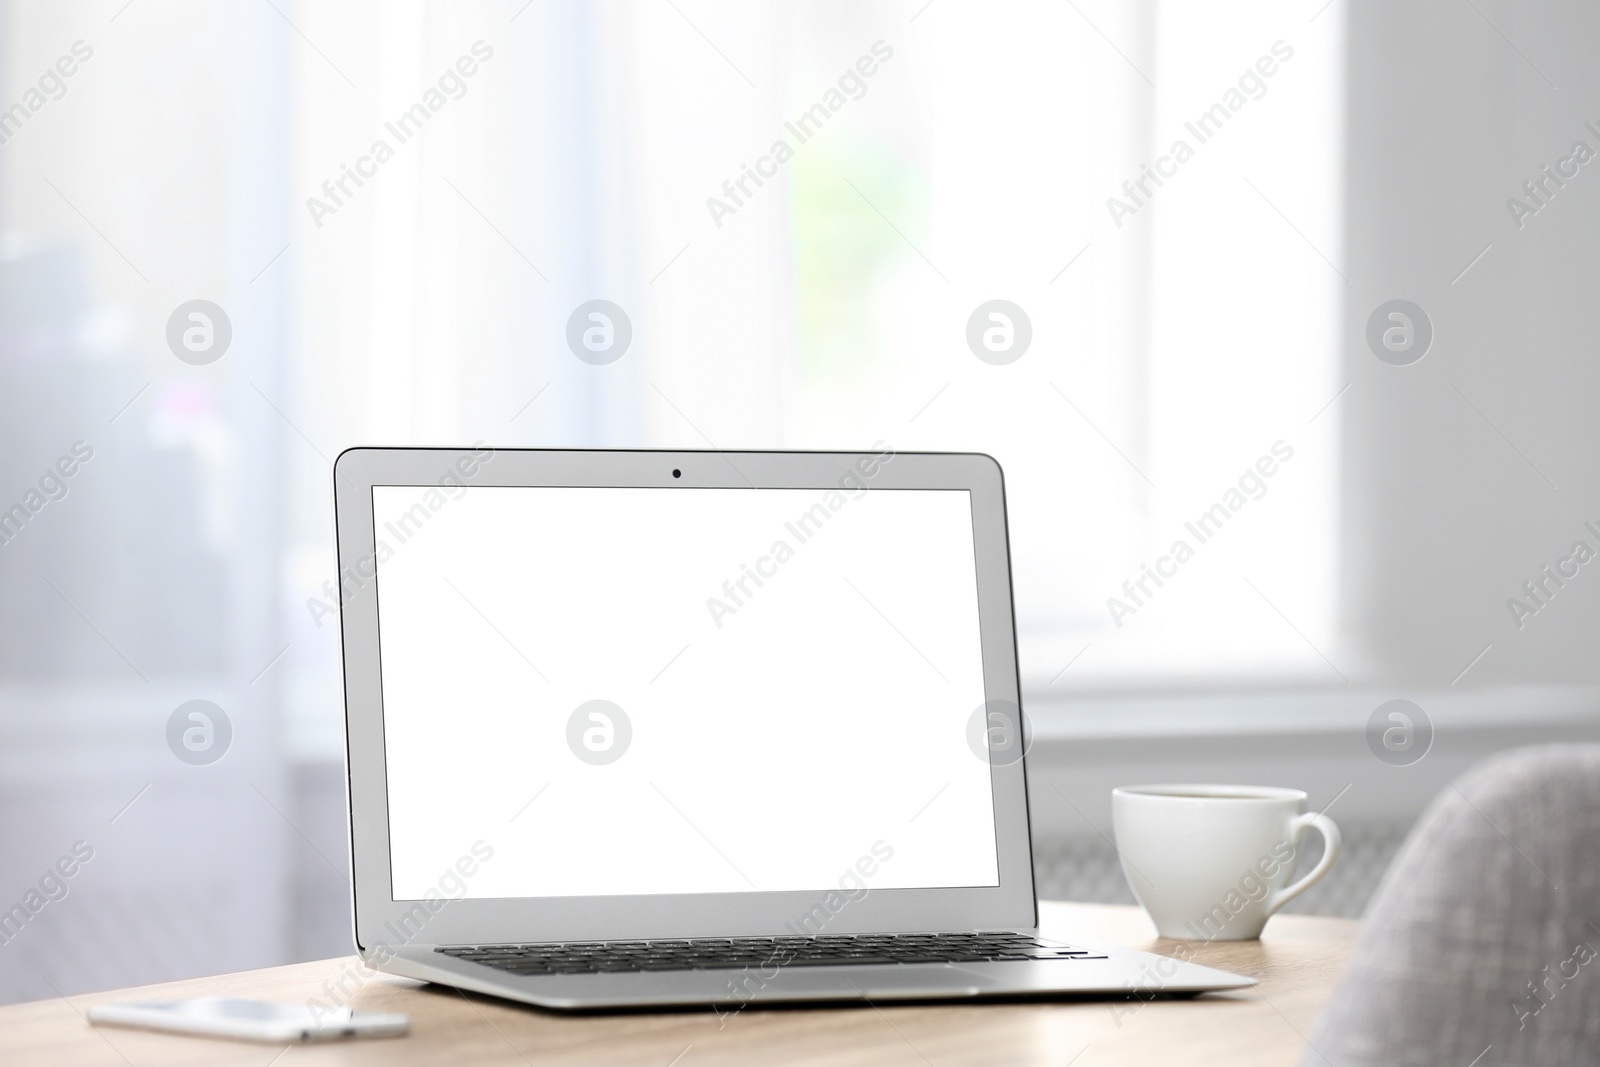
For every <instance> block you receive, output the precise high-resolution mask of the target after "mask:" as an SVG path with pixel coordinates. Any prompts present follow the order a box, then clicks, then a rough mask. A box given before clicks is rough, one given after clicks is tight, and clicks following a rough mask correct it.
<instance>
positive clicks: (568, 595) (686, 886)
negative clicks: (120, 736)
mask: <svg viewBox="0 0 1600 1067" xmlns="http://www.w3.org/2000/svg"><path fill="white" fill-rule="evenodd" d="M830 504H832V505H833V507H832V508H830V507H829V505H830ZM373 505H374V516H375V521H374V526H375V532H376V536H377V541H378V546H377V547H378V565H377V567H378V570H377V575H378V577H377V584H378V605H379V643H380V652H381V657H382V682H383V703H384V741H385V751H386V756H387V764H388V790H389V828H390V856H391V863H392V869H393V890H394V895H395V898H396V899H402V900H403V899H417V898H420V897H421V896H422V895H423V893H424V892H425V891H427V890H430V889H435V888H436V887H437V886H438V884H439V881H440V876H441V873H442V872H444V871H446V870H448V869H449V868H451V867H453V866H454V865H455V863H456V861H457V859H458V858H459V857H461V856H462V855H463V854H465V853H466V852H467V851H468V849H469V847H470V845H471V843H472V842H474V841H477V840H479V839H482V840H483V841H485V842H487V843H488V844H489V845H490V846H491V847H492V848H493V849H494V857H493V859H492V861H490V862H486V863H483V864H482V865H481V866H480V867H479V868H478V869H477V871H476V873H475V874H474V875H473V876H472V877H471V878H470V879H468V880H467V882H468V884H467V890H466V895H468V896H473V897H530V896H584V895H610V894H662V893H734V892H751V891H753V890H754V891H763V892H766V891H785V890H821V889H828V888H833V887H835V886H836V885H837V884H838V881H839V879H840V876H841V874H842V873H843V872H845V871H846V870H847V869H848V868H850V867H852V866H853V865H855V863H856V861H857V859H858V858H859V857H861V856H862V855H864V854H866V853H867V852H868V851H869V849H870V848H871V847H872V846H873V845H874V844H875V843H877V842H882V843H883V844H884V845H886V846H888V848H889V849H892V851H893V858H892V859H891V860H888V861H886V862H884V863H882V865H881V867H879V869H878V870H877V871H876V873H875V874H874V875H873V876H872V878H871V879H870V880H869V881H870V885H871V887H872V888H911V887H945V886H994V885H998V884H999V875H998V867H997V862H996V855H995V833H994V811H993V803H992V795H991V787H990V776H989V766H988V764H987V762H986V761H985V760H983V759H981V758H980V757H979V756H978V755H977V754H976V753H975V752H974V751H973V750H972V748H971V747H970V744H969V741H968V726H969V722H970V721H971V719H972V716H973V714H974V712H975V710H976V709H977V708H979V706H980V705H981V704H982V703H983V700H984V688H983V666H982V659H981V653H980V644H979V628H978V601H977V577H976V573H975V561H974V552H973V540H972V515H971V505H970V499H969V494H968V493H967V492H965V491H964V490H872V491H869V492H864V493H859V494H857V495H856V496H855V497H854V498H850V497H846V496H844V495H842V494H840V493H837V492H828V491H823V490H811V489H805V490H802V489H748V490H746V489H695V488H682V489H679V488H670V489H639V488H544V487H500V486H479V487H473V488H470V489H468V490H466V491H464V492H461V493H460V495H459V496H458V497H457V498H455V499H449V498H446V497H443V496H442V495H441V494H440V492H439V491H438V490H437V489H432V488H429V487H425V486H423V487H418V486H375V487H374V488H373ZM818 505H820V506H819V507H817V508H816V510H815V511H814V512H813V518H812V519H811V521H810V523H809V524H808V525H806V526H804V527H801V526H799V525H797V522H798V519H799V517H800V516H802V515H804V514H807V513H808V511H811V509H813V507H814V506H818ZM408 513H409V515H410V516H412V517H411V518H410V519H409V520H408V521H407V522H406V523H405V524H403V525H402V524H401V522H400V519H401V517H402V516H406V515H407V514H408ZM780 544H781V545H783V546H786V548H787V550H788V551H787V553H785V552H784V551H783V550H782V549H780V548H779V547H778V546H779V545H780ZM778 556H784V557H785V558H784V560H783V562H778ZM747 566H748V567H749V568H750V569H751V570H752V571H764V572H766V573H767V576H766V577H764V578H761V584H760V585H757V584H756V581H755V579H753V578H750V577H748V576H747V572H746V567H747ZM758 577H759V575H758ZM741 578H743V580H744V581H743V589H742V590H741V589H740V587H739V586H738V585H737V584H735V583H737V582H738V581H739V580H740V579H741ZM724 583H728V585H727V587H725V585H724ZM713 598H715V599H716V600H717V601H720V603H721V604H723V605H725V606H726V607H727V608H729V609H731V611H727V612H722V611H721V609H719V610H718V611H717V612H713V610H712V606H711V604H710V601H711V600H712V599H713ZM595 699H602V700H607V701H611V702H613V703H614V704H616V705H617V706H619V707H620V708H622V709H623V711H624V712H625V713H626V715H627V717H628V720H629V722H630V723H631V727H632V738H631V741H630V743H629V744H628V746H627V748H626V750H625V751H623V754H622V755H621V756H620V758H618V759H616V761H615V762H612V763H609V764H605V765H598V766H596V765H591V764H590V763H587V762H585V761H584V760H582V759H580V758H578V756H576V755H575V754H574V752H573V750H572V749H571V748H570V747H569V744H568V720H569V717H571V716H572V714H573V712H574V710H575V709H576V708H577V707H578V706H579V705H580V704H583V703H585V702H587V701H590V700H595ZM594 740H595V741H596V742H600V743H603V741H604V737H603V735H595V737H594ZM613 744H615V741H613ZM535 798H536V799H535ZM530 801H531V803H530ZM880 851H881V850H880Z"/></svg>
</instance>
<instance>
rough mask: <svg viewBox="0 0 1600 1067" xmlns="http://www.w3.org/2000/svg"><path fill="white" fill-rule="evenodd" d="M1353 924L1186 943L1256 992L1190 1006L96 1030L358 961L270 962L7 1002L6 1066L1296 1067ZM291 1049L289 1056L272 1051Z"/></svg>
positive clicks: (385, 986) (484, 1007)
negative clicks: (1250, 979) (118, 1015)
mask: <svg viewBox="0 0 1600 1067" xmlns="http://www.w3.org/2000/svg"><path fill="white" fill-rule="evenodd" d="M1042 911H1043V927H1044V932H1045V933H1046V934H1049V935H1053V936H1056V937H1060V938H1063V939H1070V938H1071V937H1072V936H1073V933H1074V932H1076V933H1077V935H1078V936H1080V937H1084V938H1090V939H1100V940H1106V941H1112V942H1116V943H1120V944H1125V945H1129V946H1133V947H1137V948H1143V949H1148V950H1150V951H1153V952H1163V951H1171V950H1172V949H1174V948H1176V947H1177V946H1178V945H1179V944H1180V943H1179V942H1171V941H1161V940H1157V939H1155V938H1154V937H1152V936H1151V935H1152V933H1153V929H1152V927H1151V926H1150V924H1149V921H1148V920H1147V919H1146V918H1145V917H1144V915H1143V913H1142V912H1140V911H1139V910H1137V909H1135V908H1128V907H1112V906H1107V905H1095V904H1059V903H1046V904H1044V905H1043V906H1042ZM1355 931H1356V923H1355V922H1354V921H1353V920H1349V919H1322V918H1309V917H1303V916H1293V915H1281V916H1278V917H1277V918H1275V919H1273V920H1272V922H1271V923H1270V924H1269V925H1268V927H1267V933H1266V936H1265V937H1264V938H1263V939H1262V940H1261V941H1259V942H1255V941H1246V942H1234V943H1227V942H1222V943H1215V944H1190V943H1181V944H1183V945H1184V946H1185V947H1186V948H1188V949H1190V950H1191V951H1192V952H1193V953H1194V955H1193V959H1194V961H1195V962H1197V963H1204V964H1209V965H1211V966H1213V967H1220V968H1222V969H1223V970H1229V971H1234V972H1237V973H1240V974H1248V975H1252V976H1254V977H1257V978H1260V979H1262V983H1261V985H1260V987H1258V988H1259V992H1258V991H1256V990H1250V991H1246V992H1242V993H1227V994H1208V995H1206V996H1203V997H1200V998H1198V999H1195V1000H1170V1001H1154V1002H1150V1003H1139V1002H1137V1001H1123V1002H1116V1003H1113V1002H1107V1001H1098V1002H1077V1003H1024V1004H957V1005H917V1006H902V1007H894V1006H888V1005H885V1006H882V1007H878V1008H874V1007H866V1006H863V1007H854V1008H846V1009H837V1008H826V1009H817V1008H806V1009H790V1010H764V1011H753V1010H746V1011H744V1012H741V1013H739V1014H737V1015H733V1016H728V1017H725V1018H724V1019H723V1020H722V1021H721V1025H720V1026H719V1021H718V1019H717V1017H716V1016H715V1015H714V1014H713V1013H712V1011H711V1010H710V1009H709V1008H708V1009H706V1010H705V1011H692V1012H676V1013H660V1014H651V1015H610V1016H589V1017H568V1016H562V1015H554V1014H550V1013H547V1012H542V1011H538V1010H534V1009H530V1008H523V1007H519V1006H515V1005H511V1004H508V1003H504V1002H500V1001H495V1000H492V999H489V998H484V997H472V998H470V999H469V998H468V997H465V996H463V995H461V994H459V993H456V992H454V991H451V990H446V989H442V988H441V987H423V986H421V985H419V984H418V983H416V982H412V981H409V980H407V979H404V978H392V977H389V976H387V975H371V976H369V978H368V980H367V981H366V982H365V984H364V985H363V986H362V988H361V991H360V992H359V993H358V994H357V995H356V998H355V1001H354V1005H353V1006H354V1007H356V1008H358V1009H367V1010H371V1011H399V1012H405V1013H407V1014H409V1015H410V1016H411V1035H410V1036H409V1037H405V1038H399V1039H388V1040H362V1041H353V1042H347V1043H339V1044H330V1045H297V1046H293V1047H292V1048H290V1049H289V1050H288V1051H286V1052H285V1051H284V1050H282V1049H279V1048H274V1047H271V1046H265V1045H250V1044H243V1043H235V1042H227V1041H212V1040H208V1039H203V1038H191V1037H174V1036H167V1035H163V1034H151V1033H143V1032H139V1031H135V1030H115V1029H103V1030H100V1029H96V1028H93V1027H91V1026H89V1025H88V1023H86V1022H85V1021H84V1019H83V1016H82V1014H81V1013H82V1011H83V1009H84V1008H86V1007H87V1006H88V1005H90V1004H95V1003H101V1002H109V1001H119V1000H136V999H149V998H173V997H197V996H219V995H227V996H238V997H257V998H261V999H267V1000H284V1001H292V1002H296V1003H303V1002H304V1001H305V1000H306V999H307V998H308V997H312V996H315V995H317V993H318V990H319V987H320V986H321V985H322V983H323V982H324V981H326V980H327V979H329V978H332V977H335V976H337V975H338V974H339V973H340V972H341V971H342V970H343V969H344V968H345V967H347V966H352V965H354V958H353V957H352V958H347V959H333V960H323V961H320V962H317V963H301V964H294V965H292V966H288V967H272V968H269V969H266V970H261V971H245V972H241V973H239V974H228V975H220V976H218V977H215V978H199V979H194V980H191V981H184V982H171V983H168V984H166V985H158V986H146V987H144V988H141V989H123V990H117V991H114V992H110V993H97V994H91V995H86V996H80V997H72V998H70V1003H69V1002H68V1001H67V1000H62V999H56V1000H41V1001H36V1002H34V1003H31V1004H19V1005H16V1006H14V1007H8V1008H0V1063H4V1064H7V1065H8V1067H15V1065H19V1064H29V1065H31V1064H48V1065H51V1067H75V1065H80V1064H81V1065H84V1067H100V1065H105V1067H118V1065H124V1064H127V1065H132V1067H145V1065H147V1064H148V1065H152V1067H154V1065H158V1064H159V1065H183V1064H219V1065H227V1064H240V1065H249V1067H267V1065H268V1064H269V1063H271V1064H272V1065H273V1067H301V1065H313V1064H402V1065H409V1064H460V1063H471V1064H484V1065H495V1067H499V1065H505V1067H545V1065H547V1064H549V1065H567V1064H571V1065H577V1064H582V1065H585V1067H589V1065H598V1064H619V1065H621V1064H628V1065H639V1067H668V1065H669V1064H671V1065H672V1067H708V1065H713V1064H738V1065H745V1064H817V1065H828V1067H844V1065H853V1064H861V1065H869V1064H870V1065H879V1064H908V1065H913V1067H956V1065H961V1064H983V1065H996V1064H1049V1065H1051V1067H1066V1065H1067V1064H1075V1065H1076V1067H1104V1065H1110V1064H1140V1065H1148V1064H1155V1063H1161V1064H1168V1063H1200V1064H1218V1063H1227V1064H1233V1065H1240V1067H1254V1065H1266V1064H1283V1065H1289V1064H1295V1063H1297V1062H1299V1060H1300V1057H1301V1055H1302V1054H1303V1053H1304V1051H1305V1048H1306V1042H1305V1037H1304V1036H1303V1035H1309V1034H1310V1032H1311V1027H1312V1025H1313V1023H1314V1022H1315V1021H1316V1017H1317V1014H1318V1013H1319V1012H1320V1011H1321V1010H1322V1007H1323V1005H1324V1004H1325V1003H1326V1002H1327V1000H1328V997H1329V994H1330V993H1331V992H1332V990H1333V985H1334V983H1335V981H1336V980H1337V978H1338V974H1339V971H1340V969H1341V968H1342V967H1343V965H1344V962H1345V960H1346V959H1347V958H1348V956H1349V954H1350V949H1351V946H1352V943H1353V940H1354V937H1355ZM280 1052H282V1053H283V1055H282V1058H281V1059H277V1060H274V1059H273V1057H274V1056H277V1055H279V1053H280Z"/></svg>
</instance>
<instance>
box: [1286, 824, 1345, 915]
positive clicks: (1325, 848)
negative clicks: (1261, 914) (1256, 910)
mask: <svg viewBox="0 0 1600 1067" xmlns="http://www.w3.org/2000/svg"><path fill="white" fill-rule="evenodd" d="M1307 829H1312V830H1315V831H1317V833H1319V834H1321V835H1322V858H1321V859H1320V860H1318V861H1317V865H1316V866H1315V867H1313V868H1311V870H1310V871H1308V872H1307V873H1306V876H1305V877H1304V878H1302V879H1300V880H1299V881H1298V882H1296V883H1294V884H1293V885H1288V886H1284V887H1283V888H1282V889H1280V890H1278V891H1277V892H1276V893H1275V894H1273V895H1272V897H1271V898H1269V899H1268V901H1267V914H1268V915H1271V914H1273V913H1274V912H1276V911H1277V910H1278V909H1279V908H1281V907H1283V906H1284V905H1285V904H1287V903H1289V901H1291V900H1293V899H1294V898H1295V897H1297V896H1299V895H1300V894H1301V893H1304V892H1305V891H1306V890H1307V889H1310V888H1311V887H1312V885H1314V884H1315V883H1316V882H1317V880H1318V879H1320V878H1321V877H1322V876H1323V875H1325V874H1327V873H1328V871H1329V869H1330V868H1331V867H1332V866H1333V864H1334V862H1335V861H1336V860H1337V859H1338V858H1339V846H1340V845H1341V844H1342V843H1343V838H1341V837H1340V836H1339V827H1338V826H1336V825H1335V824H1334V821H1333V820H1332V819H1330V818H1328V817H1327V816H1326V815H1324V814H1322V812H1320V811H1312V812H1307V813H1306V814H1304V815H1296V816H1295V817H1294V818H1293V819H1291V820H1289V833H1290V837H1291V838H1292V840H1293V841H1294V843H1295V844H1296V845H1298V844H1299V843H1300V839H1301V838H1302V837H1303V836H1305V832H1306V830H1307Z"/></svg>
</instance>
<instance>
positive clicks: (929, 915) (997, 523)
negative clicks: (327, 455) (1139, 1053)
mask: <svg viewBox="0 0 1600 1067" xmlns="http://www.w3.org/2000/svg"><path fill="white" fill-rule="evenodd" d="M674 471H677V472H679V474H678V475H676V476H675V475H674ZM864 471H870V475H869V476H867V477H865V478H862V472H864ZM852 473H853V474H854V475H855V477H856V478H857V479H858V480H863V481H865V483H866V484H867V485H868V486H869V488H868V490H867V491H869V492H870V491H872V490H873V489H957V490H966V491H967V492H968V493H970V499H971V505H972V520H973V543H974V549H975V553H976V561H975V562H976V570H977V577H978V610H979V626H980V640H981V644H982V658H983V674H984V687H985V691H986V700H987V701H988V702H989V707H990V711H991V713H998V714H1001V715H1003V716H1005V717H1007V719H1008V720H1009V722H1008V726H1009V728H1010V729H1011V730H1012V731H1013V732H1012V736H1013V737H1016V736H1022V734H1021V733H1020V731H1021V728H1022V724H1021V723H1019V722H1017V721H1016V716H1017V715H1018V714H1019V711H1018V710H1016V709H1020V708H1021V694H1020V691H1019V686H1018V672H1017V657H1016V631H1015V621H1014V611H1013V603H1012V589H1011V566H1010V552H1009V546H1008V536H1007V527H1006V509H1005V491H1004V475H1003V473H1002V471H1001V469H1000V465H999V464H998V463H997V462H995V460H994V459H992V458H991V457H989V456H986V455H981V454H972V453H896V452H894V451H893V450H891V449H887V448H883V447H881V446H880V448H879V450H878V451H876V452H718V451H702V450H620V449H618V450H565V449H490V448H486V447H482V446H479V447H476V448H463V449H437V448H352V449H348V450H346V451H345V452H343V453H341V454H340V456H339V457H338V459H337V461H336V462H335V465H334V479H333V480H334V503H335V517H336V534H337V542H338V562H339V574H340V591H341V596H340V600H341V604H340V607H341V613H340V614H341V619H340V622H341V629H342V638H343V641H342V644H343V655H344V684H345V724H346V748H347V768H346V769H347V786H348V799H349V807H350V827H351V836H350V848H351V873H352V879H351V881H352V898H353V905H354V912H355V930H356V942H357V947H358V948H359V949H360V950H361V951H362V953H363V955H366V956H368V957H369V958H370V957H371V956H372V955H373V954H374V953H375V952H377V953H378V954H379V955H380V957H381V955H382V950H383V949H385V948H387V949H388V950H391V951H392V950H393V949H395V948H397V947H399V946H400V945H402V944H404V945H461V944H492V943H508V942H524V943H531V942H541V941H598V940H630V939H641V938H691V937H735V936H777V935H780V934H785V933H792V932H793V929H792V924H793V923H794V922H795V920H796V919H797V917H800V916H804V915H807V914H816V912H815V911H814V909H815V908H816V907H817V906H818V905H822V904H824V903H825V902H826V903H827V904H834V903H836V899H835V900H834V901H828V900H827V897H828V894H829V892H830V891H829V890H817V891H799V892H771V893H754V892H752V893H716V894H678V895H661V896H631V895H629V896H597V897H524V898H491V899H477V898H471V897H466V898H463V899H450V898H448V897H445V896H443V895H442V894H441V895H434V894H429V896H428V897H427V898H426V899H423V900H420V901H418V900H395V899H394V898H393V896H392V893H391V888H390V887H391V884H392V881H391V871H390V860H389V842H390V832H389V804H388V786H387V766H386V757H385V747H384V735H383V707H382V675H381V661H380V655H379V628H378V600H377V579H376V571H377V565H376V564H375V563H374V560H375V557H376V553H377V534H376V531H375V523H374V519H373V503H372V500H373V494H372V487H373V486H374V485H416V486H443V487H446V488H447V489H448V490H449V491H450V492H452V493H459V492H461V491H462V490H461V489H460V488H459V487H461V486H465V487H466V489H465V491H467V492H470V491H471V488H472V487H477V486H608V487H655V488H685V487H696V486H698V487H705V488H751V487H760V488H768V487H770V488H784V489H797V488H798V489H816V490H818V491H819V492H821V491H825V490H829V489H837V488H839V487H840V485H841V482H842V480H843V479H844V478H845V477H846V476H848V475H851V474H852ZM990 774H991V785H992V789H993V804H994V820H995V847H996V857H997V860H998V868H999V883H1000V884H999V885H998V886H994V887H962V888H931V889H873V890H871V891H870V892H868V893H867V894H866V895H865V896H864V897H862V898H860V899H857V900H853V901H851V902H850V903H849V905H848V906H846V907H842V908H838V910H837V911H832V910H829V911H828V919H827V921H826V924H825V926H826V928H825V930H822V931H821V932H825V933H830V934H834V933H838V934H849V933H894V932H920V931H956V930H977V929H989V930H1000V929H1006V930H1032V929H1035V928H1036V927H1037V909H1036V901H1035V896H1034V884H1033V865H1032V853H1031V844H1030V838H1029V816H1028V799H1027V781H1026V769H1025V764H1024V761H1022V760H1013V761H1011V762H1008V763H1001V762H993V763H991V768H990ZM870 844H871V843H870V842H863V850H864V851H865V849H866V848H867V846H868V845H870ZM786 924H788V925H787V926H786ZM807 929H808V930H810V929H811V927H810V926H808V927H807Z"/></svg>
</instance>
